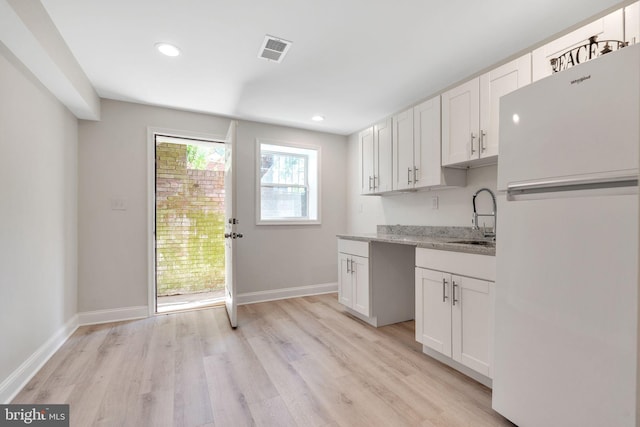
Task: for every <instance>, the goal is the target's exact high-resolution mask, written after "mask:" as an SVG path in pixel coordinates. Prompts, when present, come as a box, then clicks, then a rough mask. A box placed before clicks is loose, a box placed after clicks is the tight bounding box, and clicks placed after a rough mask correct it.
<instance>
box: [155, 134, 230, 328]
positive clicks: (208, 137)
mask: <svg viewBox="0 0 640 427" xmlns="http://www.w3.org/2000/svg"><path fill="white" fill-rule="evenodd" d="M156 134H160V135H166V136H174V137H176V138H194V139H202V140H205V141H211V142H220V143H222V142H224V141H225V139H226V135H215V134H211V133H204V132H193V131H188V130H179V129H167V128H160V127H154V126H148V127H147V282H148V288H147V289H148V290H147V301H148V306H149V316H154V315H155V314H156V274H155V271H156V251H155V238H154V235H153V233H154V230H155V222H156V216H155V211H156V192H155V187H156V185H155V184H156V150H155V135H156Z"/></svg>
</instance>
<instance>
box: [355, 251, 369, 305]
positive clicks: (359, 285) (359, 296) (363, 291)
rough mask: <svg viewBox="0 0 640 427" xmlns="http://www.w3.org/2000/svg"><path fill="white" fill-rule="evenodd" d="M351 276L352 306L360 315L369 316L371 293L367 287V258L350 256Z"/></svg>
mask: <svg viewBox="0 0 640 427" xmlns="http://www.w3.org/2000/svg"><path fill="white" fill-rule="evenodd" d="M351 260H352V262H351V270H352V271H351V274H352V278H353V284H352V286H353V306H352V308H353V309H354V310H355V311H357V312H358V313H360V314H364V315H365V316H371V313H370V311H369V308H370V306H371V304H370V298H371V292H370V286H369V258H364V257H360V256H351Z"/></svg>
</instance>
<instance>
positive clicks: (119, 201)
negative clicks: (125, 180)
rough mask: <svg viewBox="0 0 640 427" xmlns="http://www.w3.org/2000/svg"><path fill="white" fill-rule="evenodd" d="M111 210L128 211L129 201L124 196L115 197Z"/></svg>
mask: <svg viewBox="0 0 640 427" xmlns="http://www.w3.org/2000/svg"><path fill="white" fill-rule="evenodd" d="M111 210H112V211H126V210H127V202H126V200H124V199H123V198H122V197H113V198H112V199H111Z"/></svg>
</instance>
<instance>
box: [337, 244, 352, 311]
mask: <svg viewBox="0 0 640 427" xmlns="http://www.w3.org/2000/svg"><path fill="white" fill-rule="evenodd" d="M352 282H353V279H352V275H351V257H350V256H349V255H347V254H343V253H341V252H338V302H339V303H340V304H343V305H346V306H347V307H349V308H351V307H353V283H352Z"/></svg>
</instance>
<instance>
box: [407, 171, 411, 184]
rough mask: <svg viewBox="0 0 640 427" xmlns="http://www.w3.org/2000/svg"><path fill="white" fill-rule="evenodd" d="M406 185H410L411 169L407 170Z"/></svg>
mask: <svg viewBox="0 0 640 427" xmlns="http://www.w3.org/2000/svg"><path fill="white" fill-rule="evenodd" d="M407 184H411V168H407Z"/></svg>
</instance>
